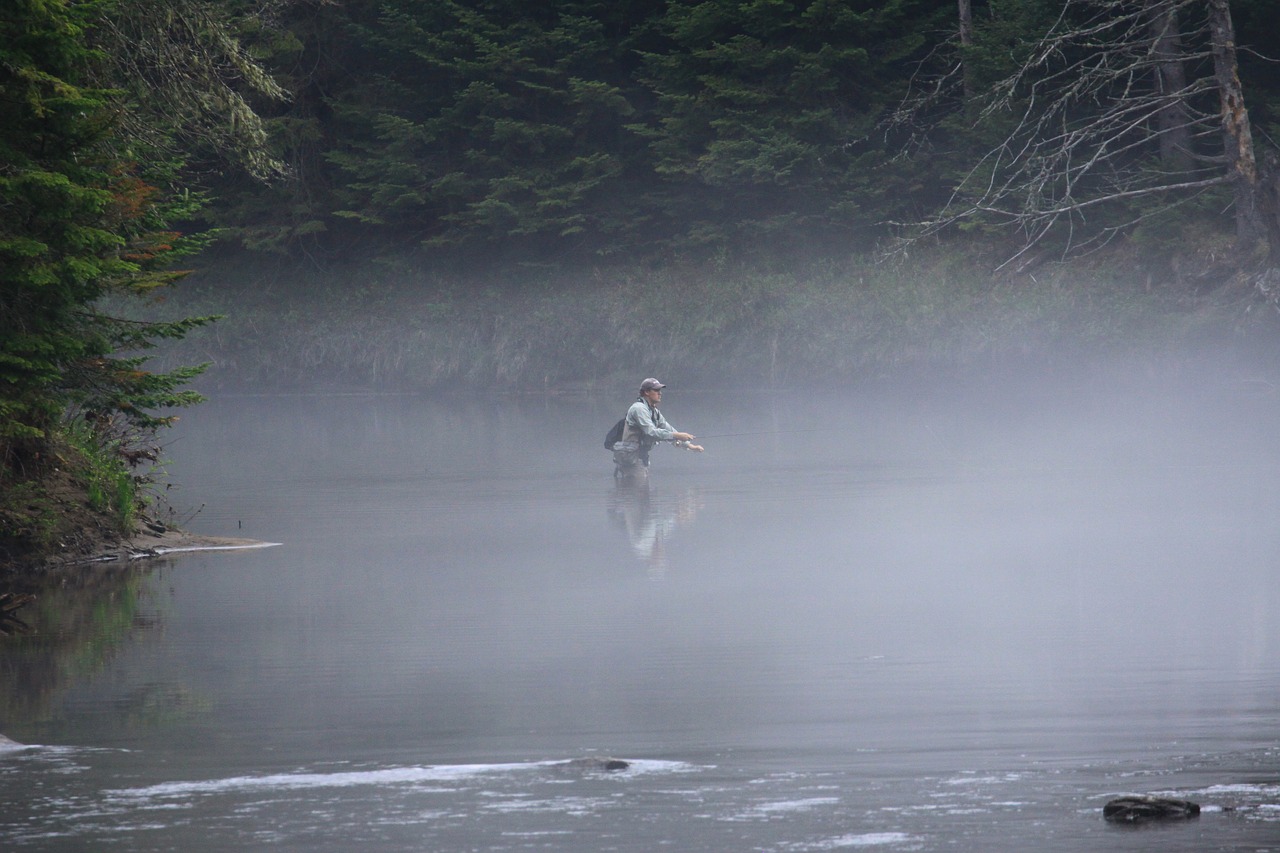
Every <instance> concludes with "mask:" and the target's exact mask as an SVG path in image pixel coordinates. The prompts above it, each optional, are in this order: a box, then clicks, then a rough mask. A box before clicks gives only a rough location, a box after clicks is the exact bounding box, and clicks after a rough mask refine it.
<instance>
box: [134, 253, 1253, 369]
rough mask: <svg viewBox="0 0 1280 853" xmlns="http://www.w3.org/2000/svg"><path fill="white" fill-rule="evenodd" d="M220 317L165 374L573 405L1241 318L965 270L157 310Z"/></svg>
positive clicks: (1086, 345)
mask: <svg viewBox="0 0 1280 853" xmlns="http://www.w3.org/2000/svg"><path fill="white" fill-rule="evenodd" d="M205 313H218V314H224V315H226V319H224V320H223V321H221V322H219V323H217V324H215V325H214V326H212V327H210V328H208V329H199V330H196V331H194V332H193V333H192V334H191V335H190V336H189V337H188V338H187V339H186V340H185V341H183V342H181V343H180V344H178V345H176V346H173V347H170V348H169V349H167V350H165V351H163V352H162V354H161V356H160V359H161V361H160V365H159V366H161V367H165V368H168V367H171V366H174V365H177V364H183V363H198V362H205V361H208V362H211V363H212V367H211V368H210V370H209V372H208V374H207V379H208V381H211V382H213V383H218V384H223V385H236V386H241V387H251V388H258V389H263V390H268V389H282V388H314V387H317V386H325V387H359V388H394V389H403V390H420V389H425V388H440V387H466V388H494V387H497V388H516V387H529V386H536V387H547V386H552V385H557V386H565V385H568V386H574V387H589V386H592V385H596V384H602V383H609V382H614V381H621V380H624V379H625V381H626V382H628V383H630V382H633V381H634V378H635V376H636V375H638V374H639V373H644V374H646V375H649V374H653V373H660V374H662V375H669V376H677V375H678V376H680V382H681V383H682V384H686V385H688V384H692V383H698V384H702V385H716V386H721V387H728V386H734V385H750V384H760V383H766V384H770V385H778V384H783V383H787V384H797V383H798V384H830V383H840V382H847V381H850V380H856V379H860V378H866V377H868V376H883V375H893V374H895V373H900V372H903V371H920V372H932V371H940V370H954V369H973V368H981V367H986V366H989V365H1000V364H1008V363H1013V362H1023V361H1034V360H1048V361H1051V360H1054V359H1073V358H1082V357H1087V356H1096V355H1097V354H1099V353H1106V352H1113V351H1123V350H1126V349H1133V348H1153V349H1157V350H1158V349H1161V348H1174V347H1177V346H1182V345H1185V344H1187V343H1189V342H1194V341H1196V340H1198V339H1203V338H1205V337H1206V336H1209V335H1214V334H1217V333H1218V332H1219V331H1221V330H1224V329H1229V327H1230V322H1229V317H1228V314H1229V312H1228V309H1226V308H1225V307H1224V306H1223V305H1221V304H1219V303H1215V302H1214V301H1212V300H1206V299H1204V298H1201V297H1195V296H1194V295H1192V294H1189V293H1186V292H1182V291H1180V290H1178V289H1177V288H1173V287H1161V286H1157V287H1152V286H1151V283H1150V282H1149V281H1147V280H1138V279H1137V277H1136V276H1133V277H1129V278H1126V277H1125V276H1123V275H1117V274H1108V273H1106V272H1105V271H1102V272H1099V271H1092V272H1090V273H1089V274H1088V275H1087V276H1085V275H1082V274H1081V273H1080V272H1079V270H1078V269H1077V270H1075V271H1073V270H1072V269H1070V268H1067V267H1060V268H1058V267H1053V266H1044V267H1041V268H1040V269H1039V270H1038V271H1037V273H1036V274H1035V275H1034V276H1031V275H1023V276H1018V277H1015V276H1008V277H994V276H992V275H991V274H989V273H985V272H982V271H981V268H980V267H978V266H976V265H973V264H969V263H966V262H965V261H964V260H963V259H958V258H957V257H956V256H955V255H945V254H941V253H940V254H938V255H936V256H933V257H922V258H919V259H913V260H911V261H909V262H900V263H897V264H893V265H890V264H875V263H871V262H869V261H866V260H863V259H856V258H855V259H850V260H848V261H845V262H840V263H835V262H826V263H822V264H807V265H804V266H803V267H797V268H795V269H772V270H761V269H751V268H736V267H731V266H729V265H719V266H717V265H708V266H697V267H694V266H686V267H668V268H662V269H651V268H646V267H641V266H629V267H625V266H624V267H600V268H594V269H585V270H577V271H573V272H568V273H565V272H561V273H557V274H551V273H546V272H530V273H527V274H525V275H521V276H515V275H507V276H505V277H482V276H479V275H476V276H466V277H464V276H446V275H443V274H441V273H439V272H437V271H433V270H432V269H430V268H419V267H415V266H414V265H413V262H412V261H405V262H402V263H400V264H398V265H396V266H394V267H390V266H386V265H378V264H372V263H370V264H364V265H351V266H347V267H342V268H337V267H335V268H330V269H327V270H324V271H312V272H311V273H309V274H308V275H306V276H305V279H304V278H303V276H302V275H301V272H300V271H297V270H291V269H289V268H287V267H281V266H275V267H273V268H271V269H269V270H266V269H263V268H262V267H260V266H252V265H248V264H245V263H243V262H242V261H241V262H232V263H227V262H225V261H224V262H219V263H216V264H215V265H214V266H212V267H210V268H208V269H206V270H205V271H204V272H203V273H201V274H199V275H197V276H194V277H193V279H192V280H190V281H188V282H185V283H184V284H183V285H182V288H181V289H180V291H179V293H178V295H177V297H176V298H173V299H171V300H170V301H169V302H168V303H166V304H165V305H163V306H159V307H158V308H156V309H153V316H156V318H157V319H160V318H162V317H163V318H172V317H174V316H177V315H180V314H205Z"/></svg>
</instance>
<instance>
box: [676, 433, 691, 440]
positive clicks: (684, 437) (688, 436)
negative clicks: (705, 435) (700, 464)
mask: <svg viewBox="0 0 1280 853" xmlns="http://www.w3.org/2000/svg"><path fill="white" fill-rule="evenodd" d="M671 438H672V439H674V440H675V441H693V439H694V435H693V434H692V433H688V432H678V433H676V434H675V435H673V436H671Z"/></svg>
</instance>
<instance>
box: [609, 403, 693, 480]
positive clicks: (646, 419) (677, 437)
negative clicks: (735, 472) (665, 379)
mask: <svg viewBox="0 0 1280 853" xmlns="http://www.w3.org/2000/svg"><path fill="white" fill-rule="evenodd" d="M664 387H666V386H664V385H663V384H662V383H661V382H659V381H658V380H656V379H646V380H645V381H643V382H641V383H640V399H639V400H636V401H635V402H634V403H632V404H631V408H630V409H628V410H627V417H626V418H625V420H624V425H623V428H622V438H621V439H620V440H619V441H618V442H617V443H616V444H614V446H613V462H614V470H613V474H614V476H615V477H644V476H647V475H648V471H649V451H650V450H652V449H653V446H654V445H655V444H657V443H658V442H659V441H671V442H674V443H675V446H676V447H682V448H685V449H687V450H693V451H696V452H699V453H701V452H702V447H701V446H700V445H697V444H692V443H691V442H692V441H693V439H694V436H692V435H690V434H689V433H687V432H678V431H677V430H676V428H675V427H673V426H672V425H671V424H669V423H667V419H666V418H664V417H663V416H662V412H660V411H658V404H659V403H661V402H662V389H663V388H664Z"/></svg>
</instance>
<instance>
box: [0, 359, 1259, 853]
mask: <svg viewBox="0 0 1280 853" xmlns="http://www.w3.org/2000/svg"><path fill="white" fill-rule="evenodd" d="M1245 378H1247V377H1245ZM664 379H665V380H666V381H669V382H672V381H673V379H671V378H669V377H664ZM1239 380H1240V377H1236V376H1230V375H1215V376H1213V377H1211V378H1208V379H1204V378H1198V379H1196V380H1195V381H1191V380H1187V381H1184V382H1176V383H1172V382H1163V383H1159V384H1155V383H1151V384H1148V383H1143V382H1138V381H1126V382H1123V383H1121V382H1107V383H1102V382H1100V381H1093V382H1084V381H1077V382H1074V383H1063V384H1050V383H1047V382H1041V383H1036V382H1030V383H1020V384H1017V385H1010V386H999V387H997V386H995V385H985V386H984V385H977V384H973V385H969V386H965V387H958V386H949V387H944V386H931V387H924V386H921V387H916V388H902V387H898V388H893V389H857V390H848V391H840V392H825V393H821V394H818V393H806V392H798V391H766V390H756V391H752V392H750V393H713V392H709V391H698V390H695V389H681V388H680V387H679V384H678V383H676V384H673V385H672V387H671V388H670V389H669V391H668V393H667V394H666V399H665V400H664V402H663V406H662V408H663V411H664V413H665V414H666V415H667V417H668V418H669V419H670V421H671V422H672V423H673V424H675V425H676V426H677V427H678V428H679V429H682V430H688V431H690V432H693V433H695V434H697V435H698V436H699V437H700V439H704V440H702V443H703V444H704V445H705V446H706V448H707V451H706V452H705V453H703V454H693V453H685V452H681V451H678V450H674V449H673V448H671V447H660V448H658V449H657V450H655V451H654V453H653V467H652V472H651V477H650V482H649V484H648V486H647V487H646V488H626V487H621V486H619V485H618V484H617V483H615V481H614V480H613V478H612V476H611V471H612V464H611V461H610V457H609V454H608V453H607V452H606V451H605V450H604V448H603V447H602V446H601V441H602V439H603V436H604V433H605V431H606V430H607V429H608V427H609V426H610V425H611V424H612V423H613V422H614V421H615V420H616V419H617V418H618V417H620V416H621V414H622V412H623V411H624V410H625V407H626V406H627V405H628V404H629V403H630V401H631V399H632V397H631V392H630V389H620V390H619V393H618V394H617V395H616V396H614V397H610V398H603V397H601V398H579V397H572V396H564V397H562V396H557V395H555V394H547V395H535V396H529V397H521V398H501V397H481V398H451V397H446V396H440V397H432V396H376V397H374V396H367V397H366V396H331V397H224V398H220V399H217V400H215V401H213V402H212V403H210V404H207V405H206V406H204V407H201V408H199V409H196V410H193V411H192V412H191V413H189V414H188V415H187V416H186V417H185V419H184V421H183V424H182V425H181V426H180V427H179V428H178V430H177V432H176V434H175V435H174V436H173V438H174V441H173V443H172V445H171V448H170V456H171V458H172V459H173V460H174V461H173V463H172V464H171V466H170V468H171V472H172V479H173V480H174V481H175V482H176V483H178V484H179V486H178V487H177V488H176V490H175V492H176V496H175V497H174V500H175V502H177V503H179V504H182V503H184V501H185V502H187V503H191V504H203V508H202V509H201V511H200V512H199V513H198V514H197V515H196V516H195V517H194V518H192V520H191V521H190V522H189V524H188V525H187V526H188V527H189V528H190V529H192V530H193V531H195V532H206V533H215V534H227V535H239V536H247V537H254V538H258V539H263V540H268V541H273V542H280V543H283V544H282V546H281V547H279V548H274V549H270V550H266V551H252V552H245V553H237V554H226V553H220V554H198V555H189V556H184V557H181V558H178V559H175V560H173V561H172V562H171V563H169V564H166V565H165V567H163V568H162V569H161V570H160V571H158V572H157V573H156V574H155V576H154V577H153V579H152V581H151V590H152V593H151V597H150V598H149V599H148V601H149V604H148V608H149V609H150V610H149V612H150V620H151V621H149V622H148V624H150V625H152V626H153V627H151V628H145V629H141V630H138V631H135V632H134V633H133V634H132V635H131V637H130V639H129V641H128V642H127V643H126V644H124V646H123V647H122V648H121V649H120V650H119V652H118V653H116V654H115V655H114V656H113V657H111V658H110V659H109V660H108V662H107V663H106V665H105V666H104V667H103V668H102V669H101V670H99V671H97V672H95V673H93V674H91V675H87V676H86V677H84V678H82V679H78V680H76V681H74V682H73V683H70V684H67V685H66V686H65V688H64V689H63V690H62V691H61V692H60V693H59V694H58V696H57V698H56V700H55V701H54V702H53V705H52V707H51V708H50V710H49V711H48V712H47V713H43V714H31V715H29V716H28V717H26V718H22V719H8V720H4V721H3V722H4V724H5V727H6V728H4V729H0V731H3V732H4V733H5V734H7V735H9V736H10V737H12V738H14V739H15V740H19V741H24V742H27V743H39V744H45V745H52V746H53V747H56V749H55V748H44V749H38V750H29V751H24V752H20V753H14V754H8V755H0V796H3V797H4V799H5V801H6V802H8V803H21V804H22V805H21V806H20V807H18V808H16V809H7V810H6V812H5V814H4V816H3V817H0V840H3V842H4V845H3V846H14V847H17V848H19V849H22V848H28V849H81V848H84V847H89V848H93V849H117V848H119V849H131V850H141V849H155V850H161V849H177V848H179V847H180V848H182V849H193V850H198V849H208V850H217V849H249V848H254V847H264V848H270V849H299V850H302V849H307V850H321V849H331V850H346V849H357V848H358V849H372V850H410V849H412V850H426V849H433V850H470V849H486V850H525V849H546V850H583V851H587V850H605V849H615V850H636V851H640V850H653V849H659V848H662V847H666V848H668V849H679V850H769V851H792V850H830V849H846V848H850V849H852V848H872V849H886V850H943V849H945V850H984V851H987V850H1009V851H1013V850H1019V851H1021V850H1027V849H1037V850H1064V851H1065V850H1084V849H1088V850H1146V849H1162V850H1186V851H1193V850H1206V849H1215V850H1233V849H1236V850H1257V849H1263V848H1264V847H1265V846H1266V845H1267V844H1274V843H1275V841H1276V840H1277V839H1280V785H1277V782H1276V779H1277V772H1278V771H1277V761H1278V759H1280V743H1278V742H1277V739H1276V732H1277V731H1280V728H1278V727H1277V723H1280V677H1278V676H1280V627H1277V626H1278V625H1280V621H1278V620H1277V618H1276V617H1277V615H1278V614H1277V609H1278V605H1280V602H1277V600H1276V598H1277V592H1276V589H1277V583H1276V578H1277V569H1278V568H1280V565H1278V564H1280V533H1278V532H1277V529H1276V525H1275V519H1276V518H1277V511H1278V510H1280V489H1278V488H1277V482H1278V480H1277V475H1280V450H1278V449H1277V447H1276V444H1275V442H1274V439H1273V436H1274V435H1275V434H1276V427H1277V423H1278V418H1280V393H1277V392H1276V390H1275V389H1274V388H1272V387H1270V386H1268V385H1265V384H1257V383H1250V382H1245V381H1239ZM139 697H142V698H139ZM586 755H601V756H603V755H612V756H618V757H621V758H625V759H628V760H630V761H632V762H633V764H632V766H631V768H629V769H628V770H626V771H624V772H621V773H616V774H604V773H590V772H588V773H581V772H577V773H575V772H572V771H569V770H567V769H566V768H565V767H564V766H563V765H562V762H564V761H567V760H569V759H572V758H577V757H582V756H586ZM32 791H38V792H39V793H38V794H37V795H34V796H33V795H32V794H31V793H30V792H32ZM1149 792H1151V793H1165V794H1170V795H1178V796H1183V797H1189V798H1191V799H1195V800H1197V801H1198V802H1201V803H1202V804H1204V805H1206V806H1207V807H1208V808H1207V809H1206V811H1205V813H1204V814H1203V815H1202V817H1201V818H1200V819H1199V820H1198V821H1195V822H1192V823H1186V824H1182V825H1177V826H1169V827H1162V828H1159V829H1156V830H1153V831H1147V832H1139V833H1134V832H1127V831H1123V830H1121V829H1117V828H1114V827H1109V826H1107V825H1105V824H1104V823H1103V821H1102V818H1101V811H1100V810H1101V806H1102V804H1103V803H1104V802H1105V801H1106V799H1108V798H1109V797H1111V796H1115V795H1118V794H1121V793H1149ZM1228 807H1234V810H1223V809H1224V808H1228Z"/></svg>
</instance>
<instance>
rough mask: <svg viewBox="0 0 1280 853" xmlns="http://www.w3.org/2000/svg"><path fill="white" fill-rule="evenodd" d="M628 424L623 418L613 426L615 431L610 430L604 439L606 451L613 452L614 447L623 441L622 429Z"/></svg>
mask: <svg viewBox="0 0 1280 853" xmlns="http://www.w3.org/2000/svg"><path fill="white" fill-rule="evenodd" d="M626 424H627V419H626V418H623V419H622V420H620V421H618V422H617V423H616V424H614V425H613V429H611V430H609V432H608V434H607V435H606V436H605V437H604V449H605V450H613V446H614V445H615V444H617V443H618V442H619V441H621V440H622V429H623V427H625V426H626Z"/></svg>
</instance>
